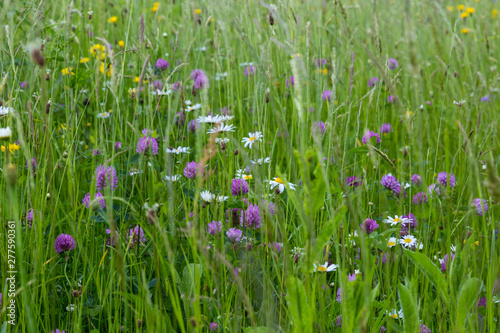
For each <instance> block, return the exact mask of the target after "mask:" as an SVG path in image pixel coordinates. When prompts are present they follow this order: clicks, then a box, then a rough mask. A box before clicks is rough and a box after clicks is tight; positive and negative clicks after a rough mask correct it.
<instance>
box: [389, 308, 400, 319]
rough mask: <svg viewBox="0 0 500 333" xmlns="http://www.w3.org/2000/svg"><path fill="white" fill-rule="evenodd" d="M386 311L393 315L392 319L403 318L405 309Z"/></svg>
mask: <svg viewBox="0 0 500 333" xmlns="http://www.w3.org/2000/svg"><path fill="white" fill-rule="evenodd" d="M385 313H386V314H387V315H388V316H389V317H391V318H392V319H402V318H403V310H399V311H397V310H392V311H387V310H386V311H385Z"/></svg>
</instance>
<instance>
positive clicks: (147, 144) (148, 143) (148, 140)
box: [135, 128, 158, 155]
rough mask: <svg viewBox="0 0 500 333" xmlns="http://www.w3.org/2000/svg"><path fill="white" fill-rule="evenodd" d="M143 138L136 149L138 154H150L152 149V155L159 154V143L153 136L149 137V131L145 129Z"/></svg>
mask: <svg viewBox="0 0 500 333" xmlns="http://www.w3.org/2000/svg"><path fill="white" fill-rule="evenodd" d="M142 134H143V135H144V136H143V137H141V138H139V142H138V143H137V147H136V149H135V151H136V153H138V154H145V153H147V152H148V150H149V148H151V154H152V155H157V154H158V142H156V139H155V138H153V137H152V136H148V130H147V129H146V128H145V129H143V130H142Z"/></svg>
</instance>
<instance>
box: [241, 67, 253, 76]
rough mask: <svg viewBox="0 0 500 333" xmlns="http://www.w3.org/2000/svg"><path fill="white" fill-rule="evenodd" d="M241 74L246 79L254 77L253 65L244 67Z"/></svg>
mask: <svg viewBox="0 0 500 333" xmlns="http://www.w3.org/2000/svg"><path fill="white" fill-rule="evenodd" d="M243 74H245V76H246V77H248V76H250V75H254V74H255V67H254V66H253V65H248V66H246V67H245V71H244V72H243Z"/></svg>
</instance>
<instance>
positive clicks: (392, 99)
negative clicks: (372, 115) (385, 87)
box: [387, 95, 396, 103]
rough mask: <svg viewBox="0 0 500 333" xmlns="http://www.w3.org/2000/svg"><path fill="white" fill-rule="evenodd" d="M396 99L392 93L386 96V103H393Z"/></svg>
mask: <svg viewBox="0 0 500 333" xmlns="http://www.w3.org/2000/svg"><path fill="white" fill-rule="evenodd" d="M395 101H396V97H394V96H392V95H389V97H387V102H388V103H394V102H395Z"/></svg>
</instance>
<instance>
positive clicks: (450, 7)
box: [446, 6, 455, 12]
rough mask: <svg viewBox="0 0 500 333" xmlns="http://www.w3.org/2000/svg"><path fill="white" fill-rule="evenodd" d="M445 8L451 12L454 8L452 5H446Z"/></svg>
mask: <svg viewBox="0 0 500 333" xmlns="http://www.w3.org/2000/svg"><path fill="white" fill-rule="evenodd" d="M446 8H448V10H449V11H450V12H452V11H453V9H455V8H453V6H448V7H446Z"/></svg>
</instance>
